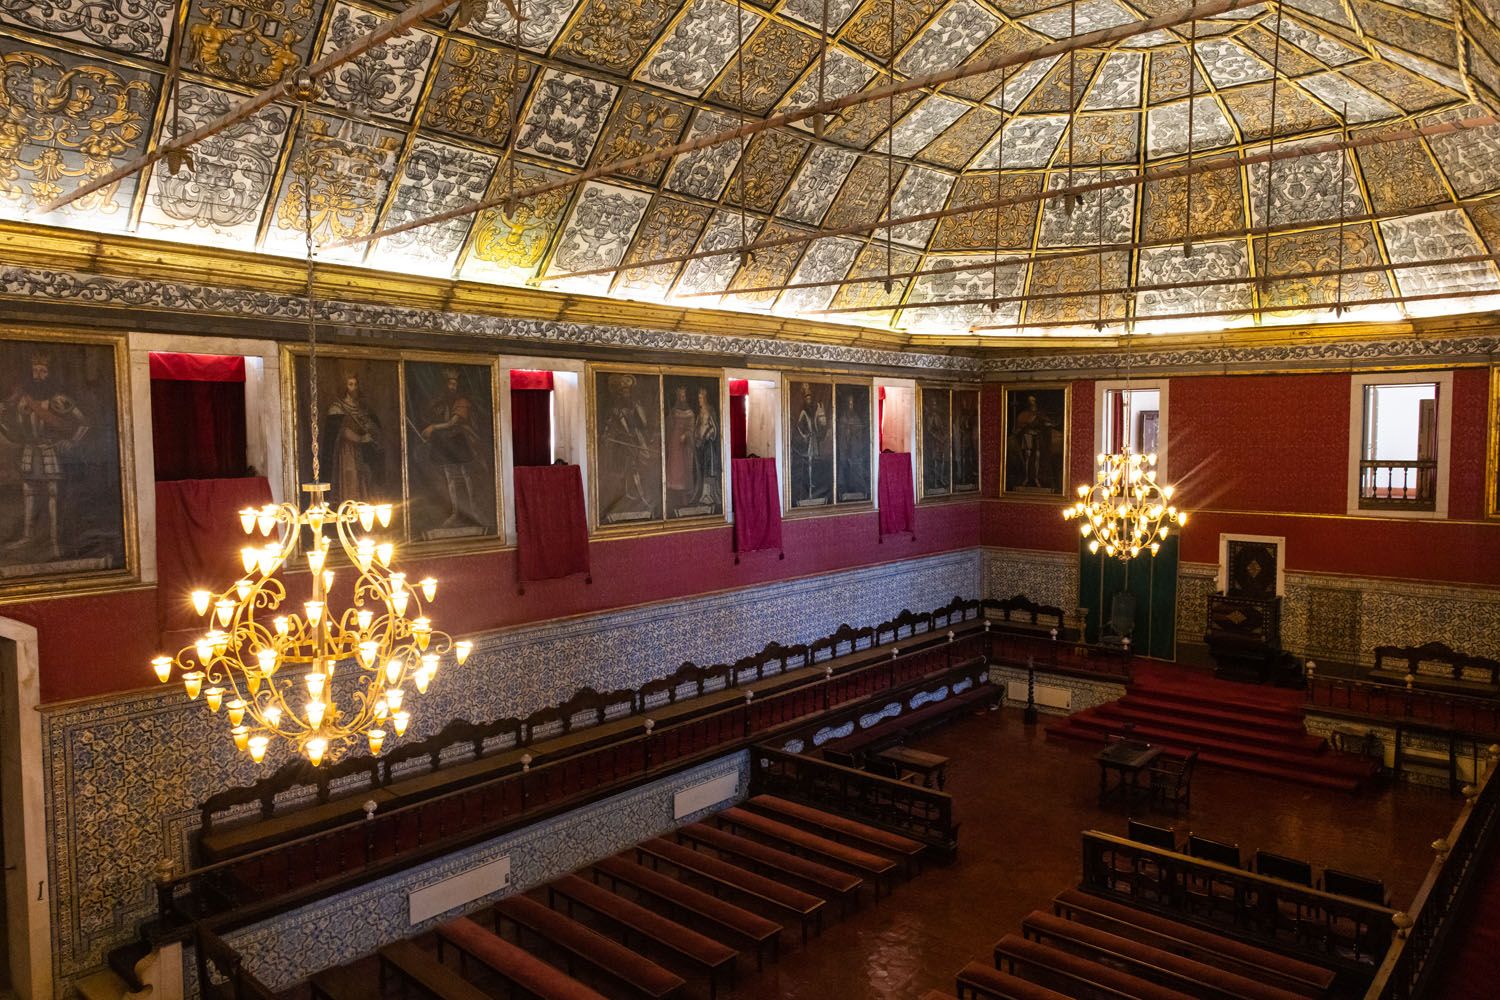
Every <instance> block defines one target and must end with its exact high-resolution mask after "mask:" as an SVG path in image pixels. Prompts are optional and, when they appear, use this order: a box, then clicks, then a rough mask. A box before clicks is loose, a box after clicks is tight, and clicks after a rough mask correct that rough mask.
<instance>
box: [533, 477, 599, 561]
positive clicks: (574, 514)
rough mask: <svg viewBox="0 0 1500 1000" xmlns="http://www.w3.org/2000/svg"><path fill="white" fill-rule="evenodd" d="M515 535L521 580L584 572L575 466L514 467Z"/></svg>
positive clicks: (584, 533)
mask: <svg viewBox="0 0 1500 1000" xmlns="http://www.w3.org/2000/svg"><path fill="white" fill-rule="evenodd" d="M516 539H517V548H518V549H519V550H520V552H519V555H520V564H519V573H520V577H521V579H522V580H523V581H526V580H552V579H556V578H557V577H560V576H569V575H571V574H573V573H587V572H588V571H589V526H588V518H587V516H586V515H585V513H584V507H583V473H582V471H581V470H580V469H579V468H578V466H576V465H540V466H532V467H524V466H523V467H518V468H517V469H516Z"/></svg>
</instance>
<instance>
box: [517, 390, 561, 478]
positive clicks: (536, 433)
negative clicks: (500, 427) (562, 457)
mask: <svg viewBox="0 0 1500 1000" xmlns="http://www.w3.org/2000/svg"><path fill="white" fill-rule="evenodd" d="M542 374H544V375H549V376H550V375H551V374H552V373H551V372H543V373H542ZM512 385H514V383H512ZM510 442H511V446H512V448H513V450H514V452H515V458H516V466H517V467H520V466H523V465H551V464H552V390H551V389H516V388H512V389H511V390H510Z"/></svg>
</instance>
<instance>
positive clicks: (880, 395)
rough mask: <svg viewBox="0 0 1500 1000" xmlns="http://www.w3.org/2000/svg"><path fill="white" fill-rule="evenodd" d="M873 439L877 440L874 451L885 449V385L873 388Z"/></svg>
mask: <svg viewBox="0 0 1500 1000" xmlns="http://www.w3.org/2000/svg"><path fill="white" fill-rule="evenodd" d="M875 400H876V402H875V440H876V441H877V442H879V445H880V446H879V447H878V448H876V449H875V450H876V451H884V450H885V386H881V387H880V388H878V389H876V390H875Z"/></svg>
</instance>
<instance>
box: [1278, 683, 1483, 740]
mask: <svg viewBox="0 0 1500 1000" xmlns="http://www.w3.org/2000/svg"><path fill="white" fill-rule="evenodd" d="M1307 700H1308V709H1309V710H1310V711H1314V712H1322V713H1327V714H1330V715H1343V716H1350V717H1355V718H1359V719H1361V720H1363V721H1369V722H1375V723H1379V722H1382V721H1388V722H1390V723H1392V724H1395V723H1400V722H1420V723H1424V724H1427V725H1431V726H1434V727H1446V728H1448V729H1452V730H1454V731H1455V732H1458V733H1461V734H1464V735H1469V736H1480V737H1485V738H1490V739H1493V738H1500V700H1497V699H1494V698H1482V697H1475V696H1472V695H1464V694H1454V693H1451V692H1446V691H1435V690H1432V689H1430V688H1420V687H1415V686H1414V687H1412V688H1411V689H1407V688H1405V687H1399V686H1396V685H1392V684H1382V683H1376V682H1371V681H1365V680H1358V679H1355V678H1352V677H1333V676H1328V675H1324V674H1319V673H1316V672H1315V673H1314V674H1313V676H1312V677H1311V678H1310V679H1309V681H1308V685H1307Z"/></svg>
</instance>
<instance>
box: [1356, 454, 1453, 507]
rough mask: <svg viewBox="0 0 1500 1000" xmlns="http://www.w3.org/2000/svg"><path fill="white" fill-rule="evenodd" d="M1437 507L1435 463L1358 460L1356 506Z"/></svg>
mask: <svg viewBox="0 0 1500 1000" xmlns="http://www.w3.org/2000/svg"><path fill="white" fill-rule="evenodd" d="M1436 504H1437V462H1436V461H1434V460H1432V459H1415V458H1414V459H1411V460H1410V461H1404V462H1389V461H1380V462H1377V461H1371V460H1361V461H1360V463H1359V505H1360V506H1361V507H1364V508H1395V509H1398V510H1432V509H1433V508H1434V507H1435V506H1436Z"/></svg>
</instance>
